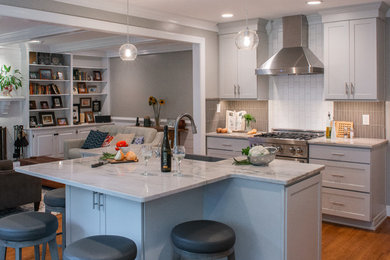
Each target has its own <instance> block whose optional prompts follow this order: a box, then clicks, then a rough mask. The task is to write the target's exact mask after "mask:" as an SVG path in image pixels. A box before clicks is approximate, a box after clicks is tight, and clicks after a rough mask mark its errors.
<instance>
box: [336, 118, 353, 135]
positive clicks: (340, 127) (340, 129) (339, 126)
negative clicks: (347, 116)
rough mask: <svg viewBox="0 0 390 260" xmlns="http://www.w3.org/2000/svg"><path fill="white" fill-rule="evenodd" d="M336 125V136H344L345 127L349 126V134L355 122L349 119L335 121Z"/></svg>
mask: <svg viewBox="0 0 390 260" xmlns="http://www.w3.org/2000/svg"><path fill="white" fill-rule="evenodd" d="M335 127H336V137H341V138H342V137H344V128H345V127H346V128H347V131H348V133H347V134H348V136H349V132H350V131H351V128H353V122H348V121H335Z"/></svg>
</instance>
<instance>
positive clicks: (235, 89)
mask: <svg viewBox="0 0 390 260" xmlns="http://www.w3.org/2000/svg"><path fill="white" fill-rule="evenodd" d="M236 92H237V86H236V85H234V95H236Z"/></svg>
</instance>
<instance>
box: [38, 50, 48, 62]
mask: <svg viewBox="0 0 390 260" xmlns="http://www.w3.org/2000/svg"><path fill="white" fill-rule="evenodd" d="M38 63H39V64H41V65H50V63H51V59H50V53H44V52H38Z"/></svg>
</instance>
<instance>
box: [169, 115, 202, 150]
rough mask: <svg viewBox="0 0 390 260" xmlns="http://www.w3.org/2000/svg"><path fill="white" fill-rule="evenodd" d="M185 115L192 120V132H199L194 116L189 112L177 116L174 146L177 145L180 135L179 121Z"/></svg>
mask: <svg viewBox="0 0 390 260" xmlns="http://www.w3.org/2000/svg"><path fill="white" fill-rule="evenodd" d="M184 117H187V118H188V119H189V120H190V121H191V126H192V133H193V134H196V133H197V130H196V125H195V122H194V118H193V117H192V116H191V115H190V114H188V113H184V114H181V115H179V116H178V117H177V118H176V121H175V139H174V140H173V147H176V145H177V137H178V134H177V133H178V132H177V130H178V128H179V122H180V120H181V119H182V118H184Z"/></svg>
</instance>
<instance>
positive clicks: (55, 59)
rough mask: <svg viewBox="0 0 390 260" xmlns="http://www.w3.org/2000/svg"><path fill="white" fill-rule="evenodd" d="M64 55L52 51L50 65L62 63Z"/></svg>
mask: <svg viewBox="0 0 390 260" xmlns="http://www.w3.org/2000/svg"><path fill="white" fill-rule="evenodd" d="M63 63H64V55H62V54H57V53H53V54H51V65H64V64H63Z"/></svg>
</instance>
